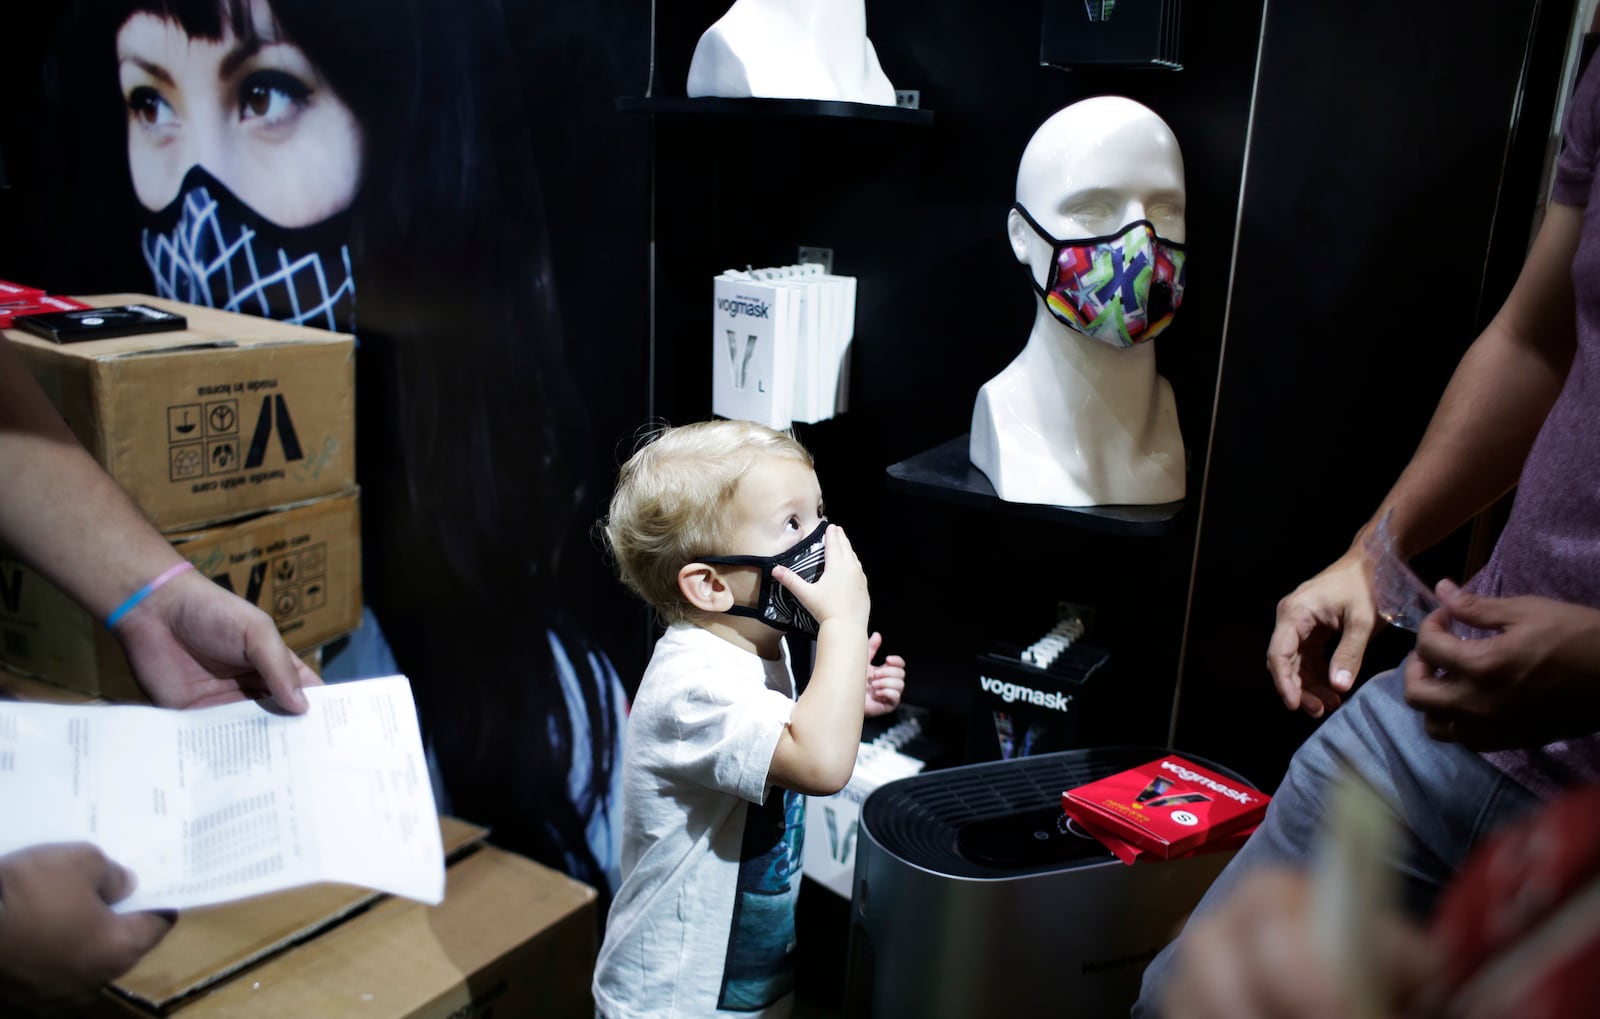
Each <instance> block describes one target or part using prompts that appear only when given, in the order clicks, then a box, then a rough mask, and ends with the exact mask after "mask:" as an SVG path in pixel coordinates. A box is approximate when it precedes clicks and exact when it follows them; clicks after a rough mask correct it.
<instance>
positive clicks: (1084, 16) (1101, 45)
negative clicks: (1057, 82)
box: [1039, 0, 1183, 71]
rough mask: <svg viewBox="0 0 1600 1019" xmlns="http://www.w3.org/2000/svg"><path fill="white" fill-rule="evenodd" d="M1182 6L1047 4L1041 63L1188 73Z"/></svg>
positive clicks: (1150, 1) (1119, 0) (1100, 0)
mask: <svg viewBox="0 0 1600 1019" xmlns="http://www.w3.org/2000/svg"><path fill="white" fill-rule="evenodd" d="M1181 23H1182V2H1181V0H1044V21H1043V26H1042V28H1041V32H1040V42H1039V62H1040V63H1041V64H1047V65H1049V66H1052V67H1061V68H1066V69H1068V70H1070V69H1072V68H1075V67H1084V68H1089V67H1149V68H1160V69H1165V70H1172V71H1177V70H1182V69H1183V65H1182V63H1180V62H1179V58H1178V36H1179V28H1180V26H1181Z"/></svg>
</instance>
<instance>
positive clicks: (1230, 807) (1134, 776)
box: [1061, 755, 1271, 860]
mask: <svg viewBox="0 0 1600 1019" xmlns="http://www.w3.org/2000/svg"><path fill="white" fill-rule="evenodd" d="M1270 800H1271V797H1270V796H1268V795H1267V794H1266V793H1263V792H1261V791H1260V790H1259V789H1252V788H1250V787H1248V786H1246V785H1245V784H1244V783H1242V782H1240V781H1239V780H1238V779H1234V778H1228V777H1226V776H1223V775H1219V774H1217V773H1216V772H1214V771H1211V770H1210V769H1208V768H1203V767H1201V766H1200V765H1198V764H1195V763H1194V762H1193V761H1188V760H1185V759H1184V758H1182V757H1178V756H1176V755H1168V756H1166V757H1163V758H1161V759H1160V760H1156V761H1151V762H1150V763H1149V764H1141V765H1139V766H1138V767H1136V768H1129V769H1128V770H1127V771H1122V772H1118V773H1117V774H1115V775H1110V776H1108V777H1106V778H1102V779H1099V780H1098V781H1095V782H1090V783H1088V784H1086V785H1081V786H1078V787H1077V788H1075V789H1068V790H1067V791H1065V792H1063V793H1062V794H1061V809H1062V811H1064V812H1065V813H1066V814H1067V816H1068V817H1071V818H1073V819H1074V820H1076V821H1077V822H1078V823H1079V824H1081V825H1083V826H1084V827H1085V828H1086V829H1088V830H1089V831H1090V832H1093V833H1096V834H1104V835H1109V836H1111V837H1112V838H1115V839H1120V840H1122V841H1124V842H1128V843H1131V844H1132V845H1134V846H1137V847H1138V848H1139V849H1140V850H1141V851H1142V852H1144V853H1148V854H1150V855H1151V856H1155V857H1158V858H1160V859H1163V860H1169V859H1172V858H1174V857H1177V856H1183V855H1187V854H1189V853H1192V852H1193V851H1194V850H1195V849H1196V848H1198V847H1200V846H1203V845H1206V844H1207V843H1210V842H1214V841H1219V840H1223V839H1229V841H1230V842H1231V841H1233V840H1232V839H1230V838H1229V837H1230V836H1237V835H1239V834H1241V833H1242V832H1244V831H1245V830H1246V829H1249V828H1252V827H1254V826H1255V825H1256V823H1257V822H1259V821H1260V820H1261V817H1262V815H1263V814H1265V813H1266V811H1267V803H1268V802H1270ZM1218 848H1222V847H1220V846H1219V847H1218Z"/></svg>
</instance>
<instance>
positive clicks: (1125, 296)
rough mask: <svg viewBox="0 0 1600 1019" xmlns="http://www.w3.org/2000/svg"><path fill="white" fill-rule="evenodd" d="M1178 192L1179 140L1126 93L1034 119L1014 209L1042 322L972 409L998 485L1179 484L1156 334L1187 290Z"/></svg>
mask: <svg viewBox="0 0 1600 1019" xmlns="http://www.w3.org/2000/svg"><path fill="white" fill-rule="evenodd" d="M1184 203H1185V190H1184V178H1183V157H1182V154H1181V153H1180V152H1179V149H1178V141H1177V138H1176V137H1175V136H1174V135H1173V133H1172V130H1171V129H1170V128H1169V127H1168V126H1167V124H1166V123H1165V122H1164V121H1163V120H1162V119H1161V118H1160V117H1159V116H1157V115H1156V114H1155V113H1154V112H1153V111H1151V110H1150V109H1148V108H1147V107H1145V106H1143V105H1141V104H1139V103H1136V102H1134V101H1133V100H1131V99H1126V98H1123V97H1121V96H1096V97H1094V98H1091V99H1085V100H1082V101H1081V102H1077V103H1074V104H1072V105H1071V106H1068V107H1066V108H1065V109H1063V110H1061V111H1059V112H1057V113H1056V114H1054V115H1053V116H1051V117H1050V118H1049V119H1048V120H1046V121H1045V122H1044V123H1043V124H1042V125H1040V127H1039V129H1038V130H1037V131H1035V132H1034V135H1033V137H1032V139H1031V140H1030V141H1029V142H1028V145H1027V147H1026V148H1025V149H1024V150H1023V154H1022V160H1021V163H1020V165H1019V166H1018V170H1017V187H1016V204H1015V205H1013V206H1012V208H1011V211H1010V212H1009V213H1008V215H1007V220H1006V231H1007V236H1008V238H1009V240H1010V243H1011V250H1012V253H1013V254H1014V255H1015V256H1016V259H1017V261H1018V262H1020V263H1021V264H1022V266H1023V267H1024V268H1025V269H1026V271H1027V273H1028V276H1029V279H1030V281H1031V282H1032V284H1033V291H1034V295H1035V313H1034V321H1033V328H1032V331H1031V333H1030V334H1029V337H1028V341H1027V344H1026V345H1025V346H1024V348H1023V351H1022V353H1021V354H1020V355H1018V357H1017V359H1016V360H1015V361H1013V362H1012V363H1011V364H1010V365H1009V366H1008V367H1007V368H1006V369H1005V370H1004V371H1003V372H1001V373H1000V374H999V375H997V376H996V377H995V378H993V379H991V380H990V381H989V382H987V383H985V385H984V386H983V388H982V389H981V390H980V391H979V394H978V400H977V403H976V405H975V406H974V409H973V418H972V437H971V451H970V455H971V458H972V462H973V464H974V465H976V466H977V467H978V468H979V469H980V470H982V471H983V472H984V474H985V475H987V476H988V478H989V480H990V482H991V483H992V484H993V485H994V488H995V492H996V494H997V495H999V496H1000V498H1002V499H1005V500H1007V501H1010V502H1026V503H1046V504H1053V505H1059V506H1098V505H1113V504H1134V505H1150V504H1156V503H1167V502H1175V501H1177V500H1179V499H1182V498H1183V495H1184V490H1185V482H1184V466H1185V464H1184V454H1183V440H1182V436H1181V435H1180V434H1179V432H1178V420H1177V411H1176V407H1175V406H1174V404H1173V399H1172V388H1171V386H1170V385H1168V384H1167V381H1166V380H1165V379H1163V378H1161V377H1160V376H1159V375H1157V374H1156V365H1155V352H1154V348H1153V346H1152V345H1151V344H1150V342H1149V341H1150V340H1152V339H1154V338H1155V337H1156V336H1157V335H1159V334H1161V333H1162V332H1163V331H1164V330H1165V329H1166V328H1167V327H1168V326H1169V325H1170V324H1171V323H1172V321H1173V318H1174V314H1175V313H1176V311H1177V310H1178V308H1179V306H1180V305H1181V304H1182V301H1183V287H1184V282H1185V273H1184V262H1185V259H1186V254H1185V251H1184V248H1183V244H1184V241H1185V240H1186V237H1187V234H1186V232H1185V229H1184Z"/></svg>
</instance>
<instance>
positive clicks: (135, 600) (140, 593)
mask: <svg viewBox="0 0 1600 1019" xmlns="http://www.w3.org/2000/svg"><path fill="white" fill-rule="evenodd" d="M192 569H194V563H191V562H189V561H188V560H187V559H185V560H184V561H183V562H181V563H177V564H176V565H173V566H169V567H167V568H166V569H165V570H162V571H161V575H160V576H158V577H156V579H154V580H152V581H150V583H148V584H146V585H145V586H143V587H141V588H139V590H137V591H135V592H133V594H131V595H129V596H128V600H127V601H125V602H123V603H122V604H121V605H118V606H117V607H116V608H115V609H114V610H112V613H111V615H109V616H107V617H106V629H108V630H109V629H111V628H112V627H113V626H116V625H117V624H118V623H119V622H121V621H122V617H123V616H125V615H127V614H128V613H129V612H132V611H133V610H134V607H135V606H137V605H138V604H139V603H140V602H142V601H144V600H145V599H146V598H148V597H150V595H151V594H152V593H153V592H154V591H155V589H156V588H158V587H160V586H161V585H162V584H165V583H166V582H167V581H169V580H171V579H172V578H173V577H176V576H177V575H178V574H180V573H182V572H183V571H184V570H192Z"/></svg>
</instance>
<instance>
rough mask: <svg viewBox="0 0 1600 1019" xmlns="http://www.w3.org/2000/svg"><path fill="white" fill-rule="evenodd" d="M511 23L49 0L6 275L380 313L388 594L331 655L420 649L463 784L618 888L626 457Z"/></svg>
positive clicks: (369, 365) (373, 455)
mask: <svg viewBox="0 0 1600 1019" xmlns="http://www.w3.org/2000/svg"><path fill="white" fill-rule="evenodd" d="M39 17H40V18H41V19H45V16H44V15H40V16H39ZM505 24H506V23H505V19H504V18H503V16H502V12H501V10H500V8H499V7H498V6H497V4H496V3H495V2H494V0H467V2H464V3H463V2H455V0H401V2H393V0H339V2H337V3H327V2H325V0H82V2H80V3H78V4H77V5H76V6H74V7H72V8H71V10H70V13H68V14H66V15H64V16H60V17H59V18H58V19H56V20H55V21H52V22H51V23H50V24H48V25H47V26H45V27H46V28H48V29H49V30H50V31H51V32H52V33H53V35H52V37H51V38H50V39H48V40H42V41H41V45H42V46H48V51H47V56H46V57H45V59H44V60H43V61H42V62H41V66H42V71H43V74H42V77H41V79H40V80H41V81H42V85H38V86H36V87H35V90H34V91H35V93H36V94H37V95H39V96H40V98H41V102H40V104H39V107H38V109H37V110H36V111H34V113H35V116H34V117H32V118H29V119H25V126H26V127H28V128H29V129H30V131H29V136H30V137H31V138H33V139H35V143H34V144H32V145H29V146H27V147H26V148H24V149H22V150H20V151H21V152H22V158H21V159H18V158H17V156H16V155H15V153H16V152H18V151H19V149H17V148H15V147H8V148H7V149H6V150H5V152H6V156H7V158H8V160H9V162H10V164H11V173H12V175H13V176H14V177H16V178H17V179H18V180H19V181H24V182H28V181H31V182H34V183H37V182H38V181H40V180H42V179H44V178H47V177H48V179H49V187H48V189H47V191H48V193H49V195H50V197H51V199H52V200H51V201H49V202H45V203H41V205H40V208H39V211H38V219H37V221H36V222H35V229H34V230H33V238H32V239H33V240H35V241H37V243H36V244H32V245H30V246H29V250H28V252H27V257H26V258H24V259H17V258H12V259H8V260H7V266H6V271H7V272H9V273H11V274H12V275H14V276H15V277H17V278H20V279H24V280H27V281H29V282H31V283H34V284H35V285H40V286H44V287H47V288H48V289H50V290H52V291H54V292H58V293H74V292H75V293H95V292H110V291H115V290H122V291H134V292H147V293H153V294H156V295H158V296H163V297H168V298H172V299H175V300H179V301H185V302H192V303H196V304H202V305H210V306H214V307H218V308H224V309H227V310H230V311H236V312H240V313H245V314H252V315H261V316H267V317H271V318H274V319H278V320H281V321H286V322H295V323H300V324H305V325H311V326H317V327H321V328H325V329H333V330H339V331H344V332H350V333H353V334H354V335H355V337H356V341H357V356H356V364H357V369H356V375H357V390H358V392H357V401H356V403H357V408H358V410H357V414H358V420H357V446H358V456H357V463H358V476H359V480H360V482H361V485H362V499H361V502H362V538H363V562H364V567H363V574H364V576H363V581H364V588H365V592H366V599H367V605H368V611H367V613H366V620H365V622H364V624H363V626H362V628H361V629H360V630H359V631H357V632H356V633H355V634H354V635H353V636H352V637H351V638H350V639H349V641H348V642H347V643H343V642H341V644H340V645H339V646H336V647H330V648H329V649H328V652H329V653H328V655H327V658H326V662H327V665H326V668H327V675H328V678H329V679H330V680H337V679H341V678H354V677H358V676H367V675H377V674H383V673H385V672H395V671H398V672H403V673H404V674H406V675H407V676H409V677H410V679H411V682H412V687H413V690H414V693H415V696H416V699H417V704H418V710H419V713H420V715H421V721H422V725H423V731H424V737H425V739H426V741H427V744H428V749H429V752H430V757H431V760H432V763H433V764H434V767H435V775H434V777H435V785H436V788H437V789H438V790H439V791H440V793H441V801H440V808H441V810H445V811H448V812H450V813H454V814H456V815H458V816H461V817H463V818H466V819H469V820H471V821H474V822H476V823H479V824H483V825H485V826H488V827H490V828H492V829H493V831H494V833H495V838H496V841H497V843H498V844H500V845H502V846H504V847H506V848H508V849H511V850H514V851H518V852H522V853H525V854H527V855H529V856H532V857H534V858H535V859H538V860H541V861H542V862H545V863H547V864H550V865H552V866H555V867H559V868H561V869H564V870H566V871H567V872H569V873H571V874H572V875H573V876H575V877H577V878H579V879H580V880H583V881H585V882H588V883H590V884H592V885H594V886H595V887H597V888H598V889H600V890H601V893H602V895H603V896H604V895H605V894H606V892H607V891H608V888H609V885H610V882H611V880H612V876H613V875H614V873H615V869H616V865H617V861H616V859H615V849H614V845H615V840H614V839H613V837H612V835H613V827H612V826H613V821H614V818H615V812H614V809H613V804H612V797H613V793H614V789H615V787H616V781H615V780H616V777H617V776H616V772H615V763H614V762H615V761H616V759H617V756H618V753H619V748H620V743H621V730H622V725H623V721H624V718H625V709H626V697H625V694H624V691H623V689H622V686H621V684H620V682H619V681H618V674H617V670H616V669H615V668H614V667H613V665H612V656H611V654H608V647H607V644H608V643H613V638H612V637H608V636H607V635H605V634H599V633H595V632H591V630H592V627H593V623H594V620H596V619H599V620H601V621H602V625H605V626H608V627H609V628H610V629H612V630H613V631H616V630H618V629H620V627H619V626H610V625H609V624H605V622H604V621H605V620H606V619H607V618H608V617H607V613H606V612H605V611H601V612H596V611H594V610H593V609H592V608H591V602H592V600H593V599H594V598H595V597H604V594H603V592H604V591H607V590H609V589H610V588H611V587H612V586H613V584H614V582H613V581H612V579H611V577H610V576H609V574H608V573H607V572H606V570H605V567H604V564H603V563H601V562H600V561H599V557H598V556H597V555H596V554H595V552H594V550H593V548H592V546H591V545H590V542H589V539H588V528H589V527H590V525H591V524H592V522H593V520H594V517H595V509H594V507H595V505H596V504H597V502H596V497H595V492H596V490H597V489H598V488H603V487H604V485H603V482H604V481H605V480H606V479H604V478H603V470H602V468H603V466H604V462H605V461H604V458H603V457H601V456H598V455H596V454H595V452H594V449H593V446H594V443H593V442H592V441H591V437H590V430H591V429H590V422H591V420H592V419H591V417H590V413H589V408H588V407H587V406H586V405H585V400H584V397H583V395H582V393H583V387H582V386H579V385H575V384H574V379H573V375H572V371H571V368H570V364H569V361H570V359H569V357H568V354H567V350H566V347H565V343H564V339H563V335H562V328H561V319H560V316H559V309H558V308H557V305H556V297H555V292H554V289H555V288H554V285H553V274H552V270H551V265H550V259H549V252H548V248H549V244H548V240H547V238H548V232H547V223H546V220H545V210H544V204H543V197H542V195H541V193H540V188H539V178H538V173H537V168H536V165H535V161H534V158H533V156H534V154H533V152H532V150H531V146H530V143H529V132H528V130H527V121H526V114H525V111H524V110H523V108H522V105H523V104H522V90H521V87H520V82H519V79H518V77H517V73H516V68H515V65H514V63H513V62H512V60H511V58H510V55H509V53H508V52H507V33H506V28H505ZM13 123H14V122H13ZM113 152H114V153H115V154H116V155H115V158H114V159H113V158H108V156H109V154H110V153H113ZM567 550H572V551H571V552H570V553H569V554H564V552H567ZM580 620H582V621H583V624H582V625H580V623H579V621H580Z"/></svg>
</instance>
